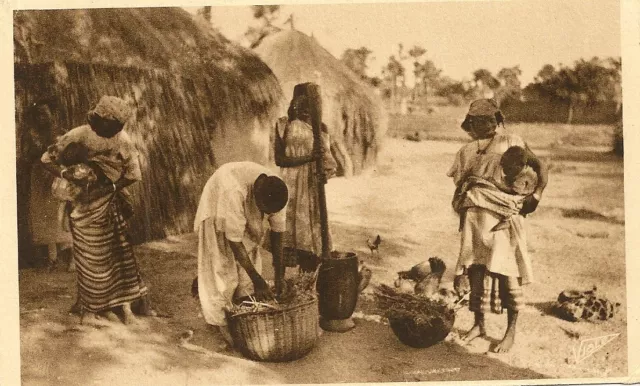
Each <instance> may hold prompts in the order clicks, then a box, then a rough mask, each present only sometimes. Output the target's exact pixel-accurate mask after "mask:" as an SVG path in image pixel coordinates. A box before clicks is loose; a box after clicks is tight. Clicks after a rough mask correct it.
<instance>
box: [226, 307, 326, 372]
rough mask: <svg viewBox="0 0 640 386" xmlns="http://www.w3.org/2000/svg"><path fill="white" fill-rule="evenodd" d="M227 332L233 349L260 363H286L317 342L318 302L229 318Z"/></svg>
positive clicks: (230, 316) (311, 347)
mask: <svg viewBox="0 0 640 386" xmlns="http://www.w3.org/2000/svg"><path fill="white" fill-rule="evenodd" d="M227 322H228V324H229V330H230V331H231V336H232V337H233V343H234V346H235V347H236V349H238V351H240V353H241V354H242V355H244V356H245V357H247V358H249V359H252V360H256V361H263V362H286V361H292V360H295V359H299V358H302V357H303V356H305V355H306V354H308V353H309V352H310V351H311V350H312V349H313V347H314V346H315V344H316V340H317V339H318V300H317V299H313V300H310V301H308V302H305V303H300V304H296V305H294V306H292V307H290V308H287V309H283V310H266V311H260V312H254V313H244V314H237V315H230V314H229V313H227Z"/></svg>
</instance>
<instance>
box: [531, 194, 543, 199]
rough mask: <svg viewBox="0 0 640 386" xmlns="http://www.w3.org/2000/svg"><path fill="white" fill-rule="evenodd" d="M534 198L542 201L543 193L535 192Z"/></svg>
mask: <svg viewBox="0 0 640 386" xmlns="http://www.w3.org/2000/svg"><path fill="white" fill-rule="evenodd" d="M533 198H535V199H536V200H538V201H540V199H541V198H542V195H541V194H537V193H533Z"/></svg>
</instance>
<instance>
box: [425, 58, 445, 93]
mask: <svg viewBox="0 0 640 386" xmlns="http://www.w3.org/2000/svg"><path fill="white" fill-rule="evenodd" d="M441 73H442V70H441V69H439V68H437V67H436V65H435V64H434V63H433V62H432V61H431V60H429V59H427V60H425V62H424V63H422V65H421V66H420V72H419V75H420V83H421V84H422V90H423V93H424V95H428V93H429V88H430V87H432V85H433V84H434V83H436V81H437V80H438V78H439V77H440V74H441Z"/></svg>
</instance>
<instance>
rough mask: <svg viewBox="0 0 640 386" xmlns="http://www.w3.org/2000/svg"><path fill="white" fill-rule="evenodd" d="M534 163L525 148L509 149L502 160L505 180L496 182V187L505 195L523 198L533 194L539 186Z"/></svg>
mask: <svg viewBox="0 0 640 386" xmlns="http://www.w3.org/2000/svg"><path fill="white" fill-rule="evenodd" d="M533 161H534V160H533V159H532V158H531V157H530V156H529V154H528V152H527V151H526V150H525V149H524V148H523V147H520V146H511V147H510V148H508V149H507V151H505V152H504V153H503V154H502V157H501V158H500V167H501V168H502V173H503V176H504V178H503V180H502V181H496V186H497V187H498V188H499V189H500V190H502V191H504V192H505V193H510V194H518V195H523V196H527V195H529V194H532V193H533V191H534V190H535V189H536V187H537V185H538V173H537V172H536V171H535V170H534V167H535V166H534V165H535V163H534V162H533Z"/></svg>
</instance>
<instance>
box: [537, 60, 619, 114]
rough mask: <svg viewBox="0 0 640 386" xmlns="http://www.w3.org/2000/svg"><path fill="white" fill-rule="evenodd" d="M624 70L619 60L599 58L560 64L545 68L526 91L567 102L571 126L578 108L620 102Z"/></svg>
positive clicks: (541, 96) (540, 96)
mask: <svg viewBox="0 0 640 386" xmlns="http://www.w3.org/2000/svg"><path fill="white" fill-rule="evenodd" d="M621 68H622V63H621V61H620V60H619V59H611V58H610V59H609V60H601V59H599V58H597V57H594V58H592V59H590V60H584V59H580V60H578V61H576V62H575V63H574V66H573V67H568V66H563V65H560V66H559V68H558V69H557V70H556V69H555V68H554V67H553V66H551V65H545V66H544V67H543V68H542V70H540V72H538V76H536V78H535V80H534V83H532V84H531V85H529V86H527V88H526V89H525V90H526V91H527V94H528V95H531V96H534V97H539V98H545V99H549V100H552V101H554V100H555V101H559V102H564V103H567V104H568V108H569V110H568V113H567V123H571V122H572V121H573V115H574V110H575V108H576V106H578V105H580V104H583V105H587V106H588V105H592V104H594V103H597V102H602V101H617V100H618V99H619V98H618V96H619V94H620V93H619V89H620V71H621ZM620 103H621V102H620Z"/></svg>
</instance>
